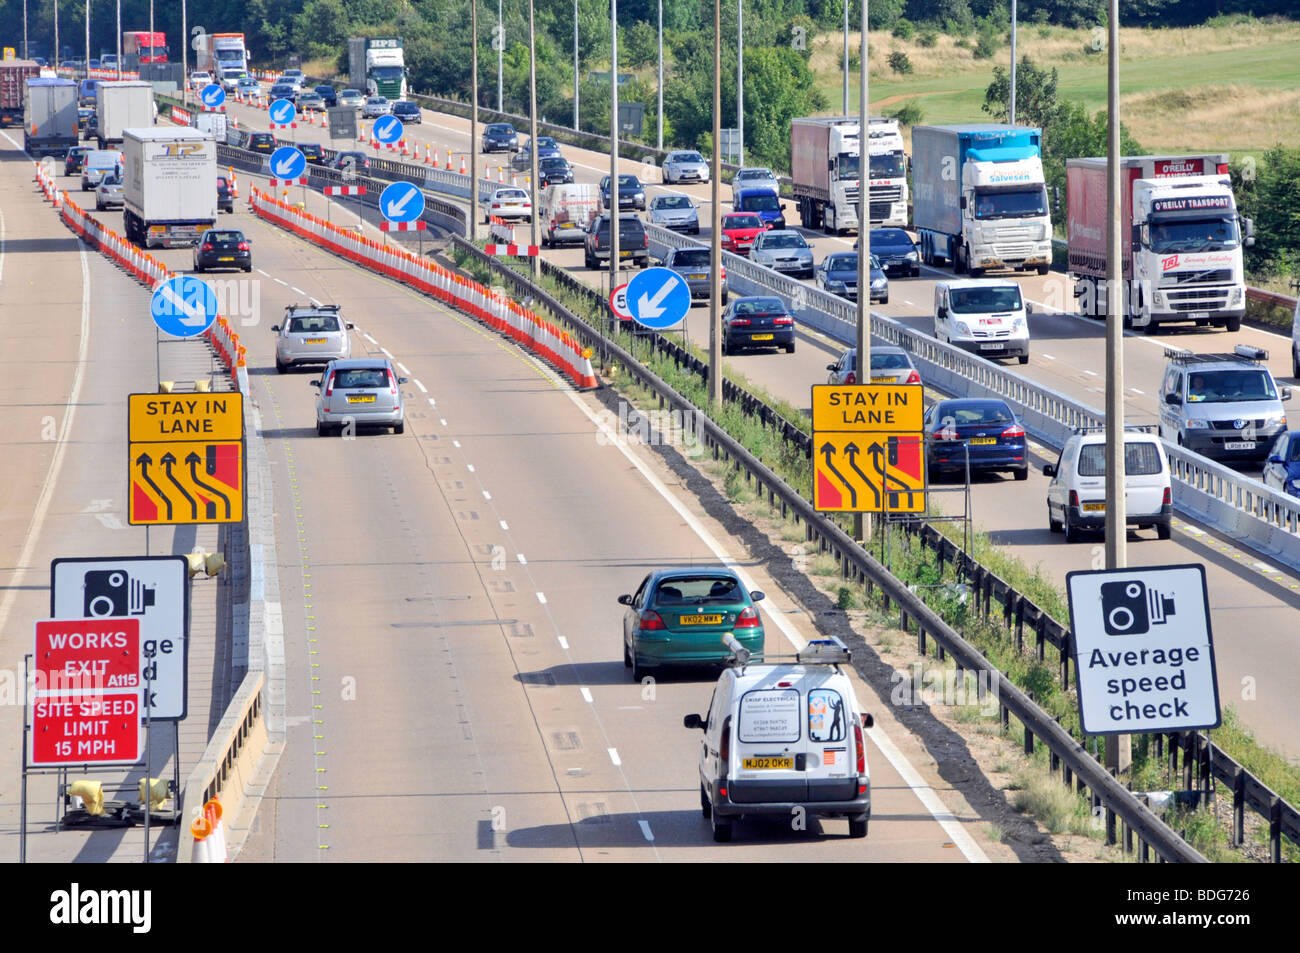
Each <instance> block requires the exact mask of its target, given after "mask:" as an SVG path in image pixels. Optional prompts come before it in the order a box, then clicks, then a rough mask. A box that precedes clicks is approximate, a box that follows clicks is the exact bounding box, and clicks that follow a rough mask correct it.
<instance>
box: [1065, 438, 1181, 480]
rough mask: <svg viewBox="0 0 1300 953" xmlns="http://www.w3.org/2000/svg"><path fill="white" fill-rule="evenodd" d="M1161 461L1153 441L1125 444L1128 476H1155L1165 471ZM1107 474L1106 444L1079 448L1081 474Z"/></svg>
mask: <svg viewBox="0 0 1300 953" xmlns="http://www.w3.org/2000/svg"><path fill="white" fill-rule="evenodd" d="M1163 470H1164V467H1163V466H1161V463H1160V450H1159V448H1158V447H1157V446H1156V445H1155V443H1154V442H1153V441H1150V440H1143V441H1142V442H1140V443H1136V442H1135V443H1126V444H1124V473H1125V474H1126V475H1127V476H1153V475H1155V474H1157V473H1161V472H1163ZM1105 475H1106V445H1105V444H1104V443H1089V444H1084V446H1083V447H1081V448H1080V449H1079V476H1086V477H1099V476H1105Z"/></svg>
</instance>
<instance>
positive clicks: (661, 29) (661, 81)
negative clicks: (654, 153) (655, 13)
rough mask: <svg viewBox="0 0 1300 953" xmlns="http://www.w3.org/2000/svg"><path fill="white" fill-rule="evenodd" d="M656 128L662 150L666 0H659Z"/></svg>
mask: <svg viewBox="0 0 1300 953" xmlns="http://www.w3.org/2000/svg"><path fill="white" fill-rule="evenodd" d="M655 128H656V129H657V130H658V135H657V136H656V137H655V144H656V146H657V147H658V148H659V149H660V150H662V149H663V147H664V0H659V122H658V123H657V124H656V126H655Z"/></svg>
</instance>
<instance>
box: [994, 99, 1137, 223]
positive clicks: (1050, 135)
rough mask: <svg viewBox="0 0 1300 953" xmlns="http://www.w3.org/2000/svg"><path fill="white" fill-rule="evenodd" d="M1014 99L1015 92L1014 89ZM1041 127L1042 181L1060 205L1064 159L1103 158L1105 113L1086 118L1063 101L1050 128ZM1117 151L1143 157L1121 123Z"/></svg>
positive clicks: (1077, 107) (1080, 108) (1074, 105)
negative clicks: (1056, 195) (1055, 196)
mask: <svg viewBox="0 0 1300 953" xmlns="http://www.w3.org/2000/svg"><path fill="white" fill-rule="evenodd" d="M1017 85H1018V84H1017ZM1018 99H1019V90H1017V100H1018ZM1019 108H1020V107H1019V105H1017V107H1016V111H1017V112H1019ZM1042 128H1043V178H1044V179H1045V180H1046V181H1047V186H1048V191H1049V192H1052V191H1053V190H1058V189H1059V194H1060V196H1061V198H1062V202H1064V201H1065V196H1066V174H1065V160H1066V159H1077V158H1082V157H1086V156H1104V155H1106V151H1107V148H1108V146H1109V141H1110V133H1109V125H1108V121H1107V115H1106V111H1105V110H1100V111H1098V112H1097V113H1095V114H1094V115H1092V116H1089V115H1088V111H1087V110H1086V109H1084V107H1083V106H1082V105H1081V104H1079V103H1076V102H1068V101H1067V102H1063V103H1061V104H1060V105H1059V108H1058V109H1057V110H1056V113H1055V117H1054V118H1053V119H1052V123H1051V125H1050V126H1043V127H1042ZM1119 148H1120V154H1121V155H1126V156H1140V155H1146V152H1147V150H1146V149H1144V148H1142V146H1141V145H1140V144H1139V143H1138V141H1137V140H1136V139H1134V138H1133V136H1132V135H1131V134H1130V133H1129V131H1128V128H1127V127H1126V126H1125V125H1124V123H1123V122H1121V123H1120V126H1119ZM1053 194H1056V193H1053Z"/></svg>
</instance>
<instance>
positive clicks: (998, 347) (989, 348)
mask: <svg viewBox="0 0 1300 953" xmlns="http://www.w3.org/2000/svg"><path fill="white" fill-rule="evenodd" d="M980 350H981V351H1000V350H1002V345H1001V344H981V345H980Z"/></svg>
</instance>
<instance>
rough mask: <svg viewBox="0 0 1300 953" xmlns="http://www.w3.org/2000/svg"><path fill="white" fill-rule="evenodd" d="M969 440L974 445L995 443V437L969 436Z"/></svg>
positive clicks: (996, 440) (996, 439)
mask: <svg viewBox="0 0 1300 953" xmlns="http://www.w3.org/2000/svg"><path fill="white" fill-rule="evenodd" d="M970 442H971V444H972V445H975V446H987V445H988V444H992V443H997V442H998V438H997V437H971V438H970Z"/></svg>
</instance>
